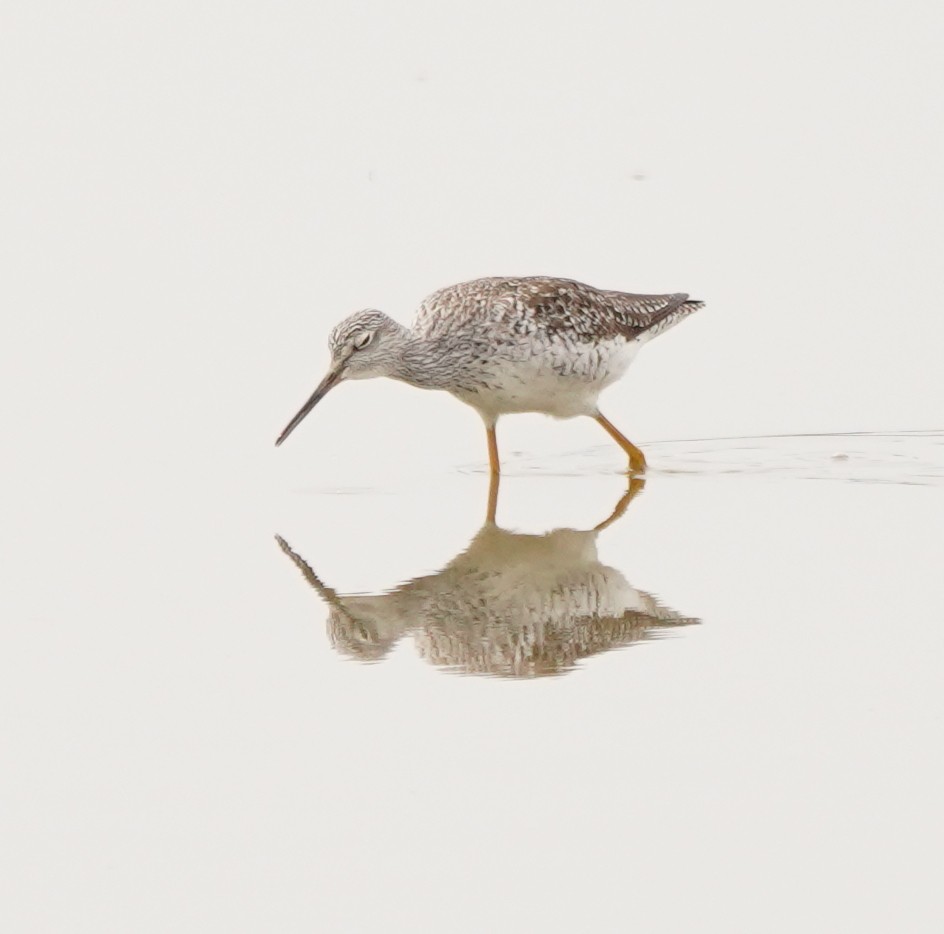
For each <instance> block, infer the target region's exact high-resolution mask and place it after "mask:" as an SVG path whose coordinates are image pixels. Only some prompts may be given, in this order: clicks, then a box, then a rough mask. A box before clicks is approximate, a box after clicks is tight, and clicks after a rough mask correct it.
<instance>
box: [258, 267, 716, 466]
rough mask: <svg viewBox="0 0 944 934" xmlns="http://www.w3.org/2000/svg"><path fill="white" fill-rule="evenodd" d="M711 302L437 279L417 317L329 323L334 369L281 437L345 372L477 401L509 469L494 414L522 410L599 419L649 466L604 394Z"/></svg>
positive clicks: (491, 441)
mask: <svg viewBox="0 0 944 934" xmlns="http://www.w3.org/2000/svg"><path fill="white" fill-rule="evenodd" d="M703 305H704V303H703V302H701V301H696V300H691V299H689V296H688V295H687V294H685V293H682V292H675V293H672V294H665V295H637V294H634V293H630V292H615V291H610V290H607V289H598V288H594V287H593V286H590V285H586V284H584V283H582V282H577V281H576V280H573V279H560V278H550V277H545V276H524V277H519V278H508V277H490V278H484V279H473V280H470V281H468V282H460V283H458V284H456V285H451V286H447V287H446V288H443V289H439V290H438V291H436V292H433V293H432V294H431V295H429V296H428V297H427V298H426V299H424V300H423V302H422V303H421V305H420V308H419V311H418V312H417V314H416V317H415V319H414V321H413V324H412V327H410V328H406V327H404V326H403V325H401V324H399V323H398V322H397V321H394V320H393V319H392V318H390V317H389V316H388V315H386V314H384V313H383V312H382V311H377V310H376V309H372V308H369V309H365V310H364V311H358V312H355V313H354V314H352V315H350V316H348V317H347V318H345V319H344V320H343V321H341V322H340V323H339V324H338V325H336V326H335V328H334V329H333V330H332V331H331V333H330V336H329V338H328V345H329V350H330V354H331V362H330V365H329V367H328V372H327V373H326V374H325V376H324V378H323V379H322V381H321V382H320V383H319V385H318V387H317V388H316V389H315V391H314V392H313V393H312V394H311V396H310V397H309V399H308V401H307V402H305V404H304V405H303V406H302V407H301V408H300V409H299V410H298V412H297V413H296V414H295V416H294V417H293V418H292V420H291V421H290V422H289V423H288V424H287V425H286V426H285V428H284V430H283V431H282V433H281V434H280V435H279V437H278V439H277V440H276V442H275V444H276V446H279V445H281V444H282V443H283V442H284V441H285V439H286V438H288V436H289V435H290V434H291V433H292V432H293V431H294V430H295V429H296V428H297V427H298V426H299V424H301V422H302V421H303V419H304V418H305V417H306V416H307V415H308V413H309V412H311V410H312V409H313V408H314V407H315V406H316V405H317V404H318V402H319V401H321V399H323V398H324V397H325V395H326V394H327V393H328V392H329V391H330V390H331V389H333V388H334V387H335V386H337V385H338V384H339V383H341V382H344V381H345V380H353V379H371V378H373V377H379V376H385V377H389V378H392V379H396V380H401V381H402V382H405V383H408V384H410V385H412V386H417V387H419V388H421V389H438V390H444V391H446V392H449V393H451V394H452V395H453V396H455V397H456V398H457V399H459V400H460V401H461V402H464V403H466V404H467V405H470V406H471V407H472V408H473V409H475V410H476V411H477V412H478V413H479V415H480V416H481V418H482V421H483V422H484V424H485V430H486V441H487V445H488V460H489V470H490V472H491V473H492V474H493V475H497V474H499V473H500V472H501V464H500V460H499V454H498V441H497V436H496V424H497V422H498V419H499V418H500V417H501V416H502V415H509V414H512V413H518V412H540V413H543V414H546V415H550V416H553V417H556V418H574V417H577V416H589V417H591V418H593V419H595V420H596V421H597V422H598V423H599V424H600V425H601V426H602V427H603V429H604V430H605V431H606V432H607V434H609V435H610V437H611V438H612V439H613V440H614V441H615V442H616V443H617V444H618V445H619V446H620V447H621V448H622V449H623V450H624V451H625V452H626V454H627V455H628V458H629V465H628V472H629V473H630V474H641V473H642V472H644V471H645V469H646V458H645V455H644V454H643V452H642V451H641V450H640V449H639V448H638V447H637V446H636V445H635V444H633V443H632V442H631V441H630V440H629V439H628V438H627V437H626V436H625V435H623V434H622V433H621V432H620V431H619V429H618V428H617V427H616V426H615V425H614V424H613V423H612V422H611V421H609V419H607V418H606V417H605V416H604V415H603V413H602V412H601V411H600V409H599V407H598V405H597V398H598V397H599V395H600V393H601V392H602V391H603V390H604V389H605V388H606V387H607V386H609V385H611V384H612V383H614V382H615V381H616V380H618V379H619V378H620V377H621V376H622V375H623V374H624V373H625V372H626V370H627V368H628V367H629V365H630V363H632V361H633V358H634V357H635V355H636V353H637V351H638V350H639V348H640V347H641V346H642V345H643V344H646V343H648V342H649V341H650V340H652V339H653V338H654V337H656V336H657V335H659V334H661V333H662V332H663V331H666V330H668V329H669V328H670V327H672V326H673V325H675V324H677V323H678V322H679V321H681V320H682V319H683V318H686V317H687V316H688V315H690V314H692V313H693V312H695V311H697V310H698V309H699V308H702V307H703Z"/></svg>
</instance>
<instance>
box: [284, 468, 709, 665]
mask: <svg viewBox="0 0 944 934" xmlns="http://www.w3.org/2000/svg"><path fill="white" fill-rule="evenodd" d="M641 487H642V481H638V480H636V481H633V483H632V484H631V485H630V489H629V491H628V492H627V493H626V494H625V495H624V496H623V497H622V499H621V500H620V502H619V503H618V504H617V506H616V508H615V509H614V511H613V513H612V515H611V516H610V517H609V518H608V519H606V520H605V521H604V522H601V523H600V524H599V525H597V526H595V527H594V528H593V529H589V530H587V531H578V530H576V529H556V530H554V531H552V532H548V533H546V534H544V535H523V534H519V533H516V532H509V531H506V530H504V529H501V528H499V527H498V526H497V525H496V524H495V522H494V512H495V505H496V498H497V485H495V486H493V489H492V492H491V495H490V497H489V518H488V520H487V521H486V522H485V524H484V525H483V526H482V528H481V529H480V530H479V532H478V534H476V536H475V537H474V538H473V539H472V541H471V542H470V543H469V545H468V547H467V548H466V549H465V551H463V552H462V553H461V554H459V555H457V556H456V557H455V558H454V559H453V560H452V561H450V562H449V564H447V565H446V566H445V567H444V568H443V569H442V570H441V571H439V572H438V573H437V574H431V575H428V576H426V577H418V578H416V579H415V580H411V581H407V582H406V583H404V584H401V585H400V586H399V587H398V588H397V589H396V590H394V591H392V592H391V593H382V594H368V595H352V596H341V595H340V594H338V593H336V592H335V591H334V590H332V589H331V588H330V587H327V586H326V585H325V584H323V583H322V581H321V580H320V579H319V578H318V576H317V575H316V574H315V572H314V571H313V570H312V569H311V567H310V566H309V565H308V564H307V563H306V562H305V560H304V559H303V558H302V557H301V556H300V555H298V554H296V553H295V552H294V551H292V549H291V548H290V547H289V545H288V543H287V542H286V541H285V540H284V539H283V538H280V537H277V540H278V543H279V546H280V547H281V548H282V550H283V551H284V552H285V553H286V554H287V555H288V556H289V557H290V558H291V559H292V560H293V561H294V562H295V564H296V565H297V566H298V567H299V569H300V570H301V571H302V573H303V574H304V575H305V578H306V579H307V580H308V582H309V583H310V584H311V585H312V586H313V587H314V588H315V590H317V591H318V593H319V594H320V595H321V597H322V598H323V599H324V600H325V601H326V602H327V604H328V607H329V617H328V633H329V636H330V638H331V642H332V645H334V647H335V648H336V649H338V650H339V651H341V652H344V653H345V654H347V655H350V656H353V657H354V658H357V659H360V660H362V661H377V660H379V659H381V658H383V657H384V656H385V655H386V654H387V653H388V652H389V651H390V649H391V648H392V647H393V646H394V645H395V644H396V643H397V642H398V641H399V639H400V638H401V637H402V636H403V635H404V634H405V633H407V632H409V633H411V634H412V636H413V641H414V644H415V646H416V648H417V650H418V651H419V653H420V655H422V657H423V658H425V659H427V660H428V661H430V662H432V663H433V664H435V665H441V666H444V667H448V668H452V669H454V670H456V671H458V672H462V673H468V674H491V675H499V676H503V677H512V678H532V677H537V676H540V675H554V674H561V673H563V672H565V671H567V670H568V669H570V668H572V667H573V666H574V665H575V664H576V663H577V662H578V661H579V660H580V659H582V658H587V657H589V656H591V655H596V654H598V653H600V652H607V651H609V650H610V649H615V648H619V647H621V646H625V645H629V644H630V643H633V642H637V641H640V640H642V639H645V638H651V637H652V636H653V635H654V634H655V633H654V631H658V630H661V629H665V628H668V627H673V626H686V625H690V624H692V623H697V622H699V620H697V619H693V618H690V617H683V616H680V615H679V614H678V613H676V612H675V611H674V610H670V609H669V608H668V607H665V606H662V605H661V604H660V603H659V602H658V601H657V600H656V599H655V598H654V597H653V596H651V595H650V594H647V593H645V592H643V591H641V590H636V589H635V588H634V587H632V586H631V585H630V584H629V582H628V581H627V580H626V578H625V577H624V576H623V575H622V574H621V573H620V572H619V571H617V570H615V569H614V568H610V567H607V566H606V565H604V564H601V563H600V561H599V560H598V558H597V548H596V539H597V535H598V534H599V532H600V531H602V530H603V529H604V528H606V527H607V526H608V525H610V524H611V523H613V522H615V521H616V520H617V519H618V518H619V517H620V516H621V515H622V514H623V512H625V510H626V507H627V506H628V505H629V502H630V500H631V499H632V498H633V496H635V494H636V493H637V492H638V491H639V490H640V489H641Z"/></svg>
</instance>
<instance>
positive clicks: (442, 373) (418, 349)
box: [390, 328, 451, 389]
mask: <svg viewBox="0 0 944 934" xmlns="http://www.w3.org/2000/svg"><path fill="white" fill-rule="evenodd" d="M450 374H451V369H450V364H449V361H448V360H447V359H444V356H443V354H441V353H440V352H439V349H438V347H437V346H436V344H435V343H433V342H431V341H429V340H424V339H422V338H419V337H416V336H415V335H414V334H413V333H412V332H410V331H409V330H408V329H406V328H404V329H403V334H402V336H401V342H400V346H399V348H398V353H397V357H396V365H395V367H394V371H393V372H392V373H391V374H390V375H391V376H392V377H393V378H394V379H398V380H401V381H402V382H404V383H409V384H410V385H411V386H418V387H419V388H421V389H445V388H446V387H447V386H449V384H450Z"/></svg>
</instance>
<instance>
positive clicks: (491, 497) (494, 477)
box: [485, 473, 501, 525]
mask: <svg viewBox="0 0 944 934" xmlns="http://www.w3.org/2000/svg"><path fill="white" fill-rule="evenodd" d="M499 483H501V475H500V474H497V473H493V474H491V475H490V476H489V478H488V509H487V511H486V513H485V521H486V523H490V524H491V525H494V524H495V510H496V509H498V485H499Z"/></svg>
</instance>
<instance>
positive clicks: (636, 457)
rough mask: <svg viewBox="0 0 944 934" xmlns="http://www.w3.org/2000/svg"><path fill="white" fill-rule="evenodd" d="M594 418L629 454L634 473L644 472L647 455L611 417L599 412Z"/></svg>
mask: <svg viewBox="0 0 944 934" xmlns="http://www.w3.org/2000/svg"><path fill="white" fill-rule="evenodd" d="M594 418H595V419H596V420H597V421H598V422H599V423H600V424H601V425H602V426H603V428H604V429H605V430H606V433H607V434H608V435H609V436H610V437H611V438H612V439H613V440H614V441H615V442H616V443H617V444H618V445H619V446H620V447H621V448H622V449H623V450H624V451H625V452H626V453H627V454H628V455H629V469H630V470H631V471H632V472H633V473H642V472H643V471H644V470H645V469H646V456H645V454H643V453H642V451H640V450H639V448H637V447H636V445H635V444H633V442H632V441H630V440H629V438H627V437H626V436H625V435H623V434H622V433H621V432H620V430H619V429H618V428H617V427H616V426H615V425H614V424H613V423H612V422H611V421H609V419H606V418H604V417H603V416H602V415H601V414H600V413H599V412H597V414H596V415H594Z"/></svg>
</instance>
